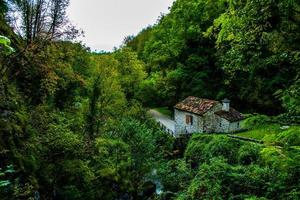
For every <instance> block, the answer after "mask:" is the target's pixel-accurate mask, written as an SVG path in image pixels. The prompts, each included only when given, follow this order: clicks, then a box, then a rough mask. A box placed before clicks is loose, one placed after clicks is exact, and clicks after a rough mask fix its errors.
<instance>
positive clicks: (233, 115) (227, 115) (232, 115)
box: [215, 108, 244, 122]
mask: <svg viewBox="0 0 300 200" xmlns="http://www.w3.org/2000/svg"><path fill="white" fill-rule="evenodd" d="M215 114H216V115H218V116H220V117H221V118H224V119H226V120H228V121H230V122H236V121H240V120H243V119H244V117H243V116H242V114H241V113H239V112H238V111H236V110H235V109H233V108H230V110H229V112H228V111H224V110H220V111H217V112H215Z"/></svg>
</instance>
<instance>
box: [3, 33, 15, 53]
mask: <svg viewBox="0 0 300 200" xmlns="http://www.w3.org/2000/svg"><path fill="white" fill-rule="evenodd" d="M10 45H11V44H10V40H9V39H8V38H7V37H4V36H2V35H0V47H1V48H0V50H1V52H0V53H1V54H4V55H9V54H11V53H13V52H14V49H13V48H12V47H11V46H10Z"/></svg>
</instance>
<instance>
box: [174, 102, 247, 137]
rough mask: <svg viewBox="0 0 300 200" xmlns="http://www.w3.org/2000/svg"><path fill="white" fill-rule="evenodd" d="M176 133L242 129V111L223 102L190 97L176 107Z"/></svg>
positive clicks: (223, 131) (219, 131)
mask: <svg viewBox="0 0 300 200" xmlns="http://www.w3.org/2000/svg"><path fill="white" fill-rule="evenodd" d="M174 118H175V135H176V136H178V135H182V134H192V133H231V132H236V131H239V130H241V126H240V125H241V121H242V120H243V119H244V118H243V116H242V115H241V113H239V112H238V111H236V110H235V109H233V108H231V107H230V101H229V100H228V99H224V100H223V101H222V103H220V102H218V101H214V100H209V99H202V98H198V97H188V98H186V99H185V100H183V101H182V102H180V103H178V104H177V105H176V106H175V107H174Z"/></svg>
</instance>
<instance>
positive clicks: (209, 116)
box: [203, 103, 222, 133]
mask: <svg viewBox="0 0 300 200" xmlns="http://www.w3.org/2000/svg"><path fill="white" fill-rule="evenodd" d="M221 109H222V104H221V103H219V104H217V105H215V106H214V107H213V108H212V109H211V110H209V111H208V112H206V113H205V114H204V116H203V117H204V121H203V123H204V124H203V132H204V133H214V132H216V128H217V117H218V116H216V115H215V112H217V111H219V110H221Z"/></svg>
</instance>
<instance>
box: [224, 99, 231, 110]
mask: <svg viewBox="0 0 300 200" xmlns="http://www.w3.org/2000/svg"><path fill="white" fill-rule="evenodd" d="M222 103H223V108H222V110H224V111H227V112H229V109H230V100H229V99H227V98H226V99H224V100H223V101H222Z"/></svg>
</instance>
